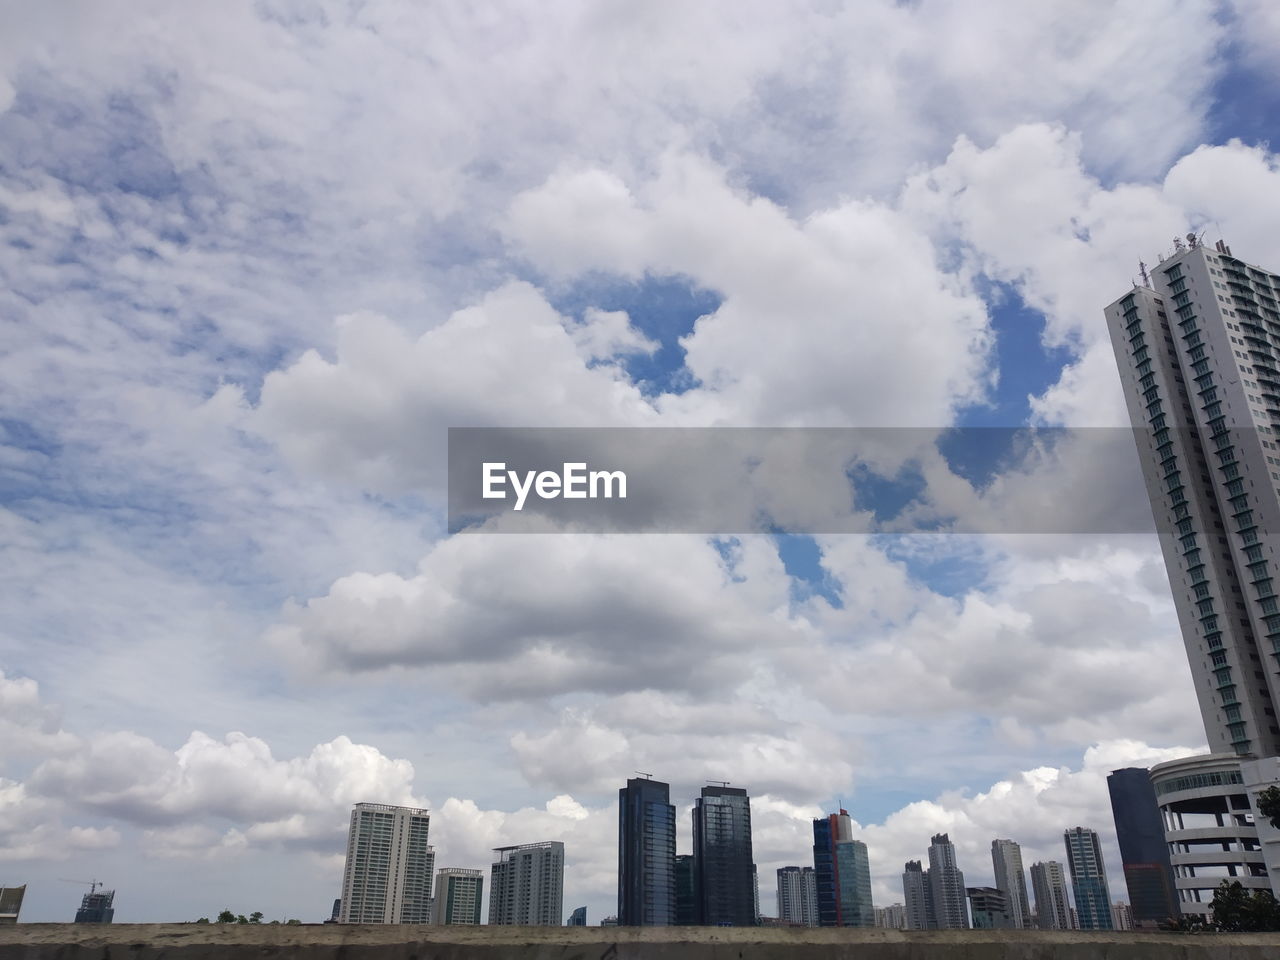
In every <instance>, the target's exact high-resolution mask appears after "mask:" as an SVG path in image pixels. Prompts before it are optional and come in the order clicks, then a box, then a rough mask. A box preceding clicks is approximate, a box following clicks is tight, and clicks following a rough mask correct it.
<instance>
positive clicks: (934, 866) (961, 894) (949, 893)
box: [929, 833, 969, 930]
mask: <svg viewBox="0 0 1280 960" xmlns="http://www.w3.org/2000/svg"><path fill="white" fill-rule="evenodd" d="M929 899H930V900H931V901H933V914H934V917H935V919H936V920H937V924H938V929H939V930H964V929H967V928H968V926H969V914H968V911H967V910H966V909H965V887H964V873H962V872H961V870H960V868H959V867H958V866H957V865H956V848H955V845H954V844H952V842H951V838H950V837H948V836H947V835H946V834H945V833H937V834H934V836H933V842H932V843H930V845H929Z"/></svg>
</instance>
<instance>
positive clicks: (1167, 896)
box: [1107, 767, 1181, 929]
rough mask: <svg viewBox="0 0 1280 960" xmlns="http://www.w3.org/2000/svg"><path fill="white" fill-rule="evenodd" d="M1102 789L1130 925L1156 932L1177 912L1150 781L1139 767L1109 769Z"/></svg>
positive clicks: (1161, 822) (1176, 901)
mask: <svg viewBox="0 0 1280 960" xmlns="http://www.w3.org/2000/svg"><path fill="white" fill-rule="evenodd" d="M1107 790H1108V791H1109V792H1110V794H1111V813H1112V816H1113V817H1114V818H1115V823H1116V839H1117V840H1118V841H1119V844H1120V859H1121V861H1122V862H1123V864H1124V882H1125V886H1126V887H1127V888H1128V890H1129V903H1130V907H1129V910H1130V912H1131V913H1132V916H1133V921H1134V923H1135V924H1137V925H1138V926H1140V927H1149V928H1153V929H1154V928H1158V927H1159V926H1160V924H1161V923H1163V922H1164V921H1166V920H1169V919H1171V918H1176V917H1177V916H1179V914H1180V913H1181V911H1180V909H1179V907H1178V893H1177V888H1176V886H1175V884H1174V880H1173V865H1172V864H1171V863H1170V861H1169V844H1168V843H1167V842H1166V840H1165V835H1164V823H1163V821H1162V820H1161V817H1160V805H1159V803H1158V802H1157V801H1156V791H1155V788H1154V787H1153V786H1152V785H1151V777H1150V776H1149V775H1148V772H1147V770H1146V768H1145V767H1126V768H1124V769H1122V770H1115V771H1113V772H1112V773H1111V775H1110V776H1109V777H1107Z"/></svg>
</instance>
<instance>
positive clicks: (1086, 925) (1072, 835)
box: [1062, 827, 1112, 930]
mask: <svg viewBox="0 0 1280 960" xmlns="http://www.w3.org/2000/svg"><path fill="white" fill-rule="evenodd" d="M1062 839H1063V843H1064V844H1065V845H1066V848H1067V866H1068V867H1069V868H1070V870H1071V888H1072V891H1073V892H1074V893H1075V897H1076V914H1077V917H1078V921H1079V924H1080V929H1081V930H1110V929H1112V923H1111V891H1110V890H1109V889H1108V888H1107V867H1106V864H1105V863H1104V862H1103V860H1102V844H1101V843H1099V842H1098V834H1097V832H1096V831H1094V830H1090V829H1088V828H1087V827H1073V828H1072V829H1070V830H1066V831H1064V832H1063V834H1062Z"/></svg>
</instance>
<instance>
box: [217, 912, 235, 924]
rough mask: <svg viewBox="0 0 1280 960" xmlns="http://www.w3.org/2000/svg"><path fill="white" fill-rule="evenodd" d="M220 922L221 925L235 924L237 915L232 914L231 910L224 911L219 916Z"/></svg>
mask: <svg viewBox="0 0 1280 960" xmlns="http://www.w3.org/2000/svg"><path fill="white" fill-rule="evenodd" d="M218 922H219V923H235V922H236V915H235V914H234V913H232V912H231V911H230V910H223V911H222V912H221V913H220V914H218Z"/></svg>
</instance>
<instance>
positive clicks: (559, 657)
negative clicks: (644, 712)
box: [267, 534, 803, 699]
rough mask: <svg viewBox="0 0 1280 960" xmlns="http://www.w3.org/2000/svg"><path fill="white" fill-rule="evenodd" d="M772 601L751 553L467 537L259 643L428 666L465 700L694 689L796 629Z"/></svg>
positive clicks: (676, 544) (309, 654)
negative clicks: (734, 556) (747, 572)
mask: <svg viewBox="0 0 1280 960" xmlns="http://www.w3.org/2000/svg"><path fill="white" fill-rule="evenodd" d="M738 562H741V564H742V566H743V567H744V568H746V567H748V566H750V567H752V568H753V569H752V572H753V573H754V574H755V577H754V578H753V579H752V581H751V582H750V583H749V584H748V583H744V582H743V581H741V580H740V579H739V578H738V575H737V574H738V566H737V563H738ZM786 591H787V582H786V578H785V573H784V572H783V570H782V569H781V567H780V565H779V562H778V559H777V557H776V554H775V555H773V556H772V557H770V556H769V554H768V553H767V551H766V548H765V546H764V544H763V543H759V542H757V543H748V544H747V545H746V546H744V547H743V548H742V551H741V559H740V561H739V560H735V562H726V560H725V559H724V558H723V557H722V556H721V554H720V553H719V551H717V550H716V549H715V548H714V547H713V546H712V545H711V544H710V543H708V542H706V541H705V540H704V539H703V538H699V537H681V536H675V535H670V536H664V535H656V536H646V537H617V536H591V535H581V536H576V535H575V536H569V535H562V534H527V535H509V536H502V535H497V536H494V535H485V534H477V535H470V536H457V537H453V538H451V539H448V540H445V541H442V542H440V543H439V544H437V545H436V546H435V547H434V548H433V549H432V551H431V552H430V553H429V554H428V555H427V556H426V557H424V558H423V560H422V561H421V563H420V564H419V569H418V573H417V574H416V575H415V576H413V577H401V576H398V575H396V574H392V573H382V574H365V573H357V574H352V575H350V576H347V577H343V578H341V579H340V580H338V581H336V582H335V583H334V584H333V585H332V587H331V588H330V590H329V592H328V593H327V594H326V595H325V596H323V597H317V598H313V599H311V600H308V601H307V602H306V603H305V604H302V605H297V604H293V605H290V606H289V607H288V608H286V610H285V611H284V613H283V618H282V622H281V623H280V624H278V625H277V626H276V627H274V628H273V629H272V630H271V631H269V633H268V637H267V638H268V641H269V642H270V643H272V644H273V645H275V646H276V647H277V648H278V649H280V650H281V651H282V652H284V653H285V655H286V656H288V657H289V658H290V659H291V661H292V662H293V663H295V664H297V665H306V664H316V665H319V666H320V667H322V668H325V669H338V670H357V671H365V670H381V669H386V668H389V667H395V666H409V667H434V668H437V675H440V674H439V673H438V671H439V669H440V668H444V669H445V670H446V673H445V674H444V675H447V676H449V677H450V678H451V680H450V683H451V685H452V686H453V687H454V688H455V689H460V690H462V691H466V692H468V693H470V694H471V695H472V696H475V697H479V698H481V699H488V698H495V697H497V698H502V697H535V698H542V697H549V696H555V695H557V694H560V693H567V692H571V691H584V690H585V691H598V692H621V691H626V690H638V689H646V688H655V689H679V690H689V691H692V690H704V691H710V690H712V689H724V688H725V687H726V685H732V684H734V683H735V682H738V681H740V680H741V679H742V678H743V677H744V676H745V675H746V673H747V672H748V671H749V669H750V663H751V662H752V660H753V658H754V657H756V656H757V655H759V654H760V653H761V652H763V651H766V650H768V649H769V648H771V647H775V646H778V645H785V644H787V643H789V642H792V637H793V636H794V635H796V634H797V632H798V631H801V630H802V629H803V628H802V626H801V625H797V624H792V623H789V622H788V620H787V617H786V614H785V604H786V596H787V594H786Z"/></svg>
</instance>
